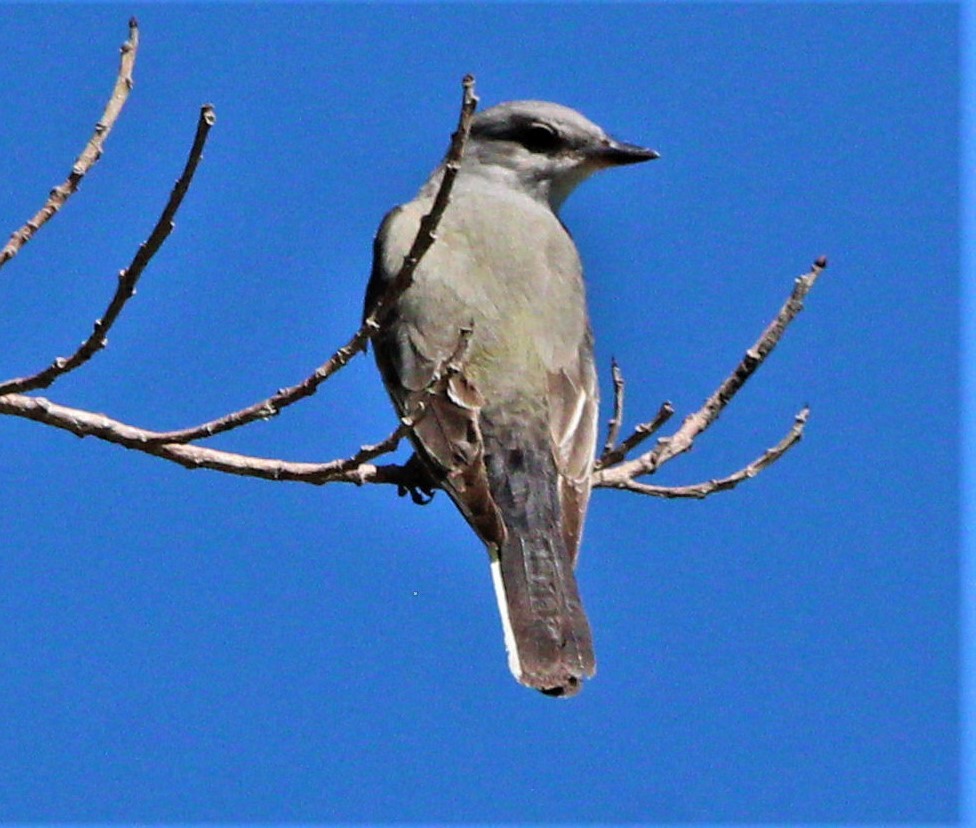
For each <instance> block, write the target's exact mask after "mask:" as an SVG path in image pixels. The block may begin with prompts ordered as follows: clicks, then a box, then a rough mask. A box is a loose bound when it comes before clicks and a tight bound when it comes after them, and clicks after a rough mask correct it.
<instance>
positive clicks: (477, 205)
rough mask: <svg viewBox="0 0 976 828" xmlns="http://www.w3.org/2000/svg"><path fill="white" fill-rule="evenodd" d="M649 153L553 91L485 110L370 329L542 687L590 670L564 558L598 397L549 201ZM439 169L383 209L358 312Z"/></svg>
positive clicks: (584, 623) (421, 458)
mask: <svg viewBox="0 0 976 828" xmlns="http://www.w3.org/2000/svg"><path fill="white" fill-rule="evenodd" d="M658 157H659V155H658V153H657V152H656V151H654V150H651V149H647V148H645V147H642V146H638V145H635V144H629V143H625V142H622V141H618V140H616V139H615V138H612V137H611V136H610V135H608V134H607V133H606V132H605V131H604V130H603V129H602V128H601V127H599V126H597V125H596V124H595V123H593V122H592V121H590V120H589V119H588V118H586V117H585V116H583V115H582V114H580V113H579V112H577V111H575V110H573V109H571V108H569V107H566V106H563V105H561V104H556V103H550V102H547V101H536V100H522V101H510V102H506V103H501V104H498V105H496V106H493V107H491V108H488V109H485V110H483V111H481V112H479V113H478V114H476V115H475V116H474V117H473V119H472V121H471V127H470V134H469V136H468V140H467V142H466V144H465V145H464V149H463V154H462V157H461V159H460V167H459V170H458V173H457V177H456V179H455V180H454V185H453V190H452V191H451V199H450V202H449V204H448V206H447V208H446V210H445V212H444V213H443V215H442V217H441V221H440V224H439V226H438V228H437V234H436V240H435V241H434V243H433V245H432V246H431V247H430V249H429V250H428V252H427V253H426V255H425V256H424V257H423V258H422V259H421V261H420V263H419V265H418V266H417V268H416V271H415V272H414V275H413V281H412V284H411V285H410V287H409V288H407V290H405V291H404V292H403V293H402V294H401V295H400V296H399V297H398V298H397V299H396V300H395V301H394V302H393V303H392V305H391V307H390V308H389V310H388V311H386V312H385V313H384V316H383V319H382V320H381V323H380V326H379V330H378V332H377V333H376V334H375V335H374V337H373V343H372V344H373V352H374V356H375V360H376V363H377V366H378V368H379V372H380V374H381V376H382V379H383V382H384V385H385V386H386V389H387V391H388V393H389V396H390V398H391V399H392V401H393V405H394V407H395V409H396V411H397V413H398V414H399V415H400V416H401V417H412V419H413V421H414V422H413V425H412V428H411V430H410V434H409V436H410V440H411V442H412V444H413V448H414V456H413V458H411V462H416V463H419V466H420V468H421V469H422V470H423V471H424V473H425V474H426V475H427V477H428V478H429V479H430V481H431V482H432V486H433V487H436V488H440V489H443V490H444V491H446V493H447V494H448V495H449V496H450V498H451V499H452V500H453V502H454V504H455V505H456V506H457V508H458V509H459V511H460V512H461V514H462V515H463V517H464V518H465V520H467V522H468V523H469V524H470V526H471V527H472V528H473V529H474V531H475V533H476V534H477V535H478V537H479V538H480V539H481V540H482V541H483V543H484V544H485V547H486V549H487V551H488V557H489V562H490V568H491V574H492V582H493V585H494V591H495V597H496V601H497V604H498V610H499V614H500V616H501V621H502V630H503V635H504V641H505V647H506V650H507V656H508V666H509V669H510V670H511V672H512V674H513V675H514V676H515V678H516V679H517V680H518V681H519V682H520V683H521V684H523V685H525V686H527V687H530V688H534V689H536V690H539V691H541V692H542V693H544V694H546V695H548V696H556V697H559V696H563V697H566V696H572V695H575V694H576V693H578V692H579V690H580V689H581V687H582V683H583V681H584V680H585V679H588V678H590V677H591V676H593V675H594V673H595V671H596V660H595V657H594V653H593V637H592V632H591V629H590V625H589V621H588V620H587V617H586V614H585V612H584V610H583V605H582V601H581V599H580V594H579V588H578V585H577V581H576V577H575V573H574V569H575V566H576V562H577V559H578V557H579V550H580V540H581V536H582V531H583V522H584V518H585V515H586V510H587V505H588V502H589V497H590V473H591V471H592V468H593V462H594V452H595V444H596V430H597V418H598V396H599V395H598V386H597V372H596V368H595V364H594V357H593V334H592V331H591V327H590V322H589V317H588V312H587V305H586V295H585V287H584V283H583V275H582V266H581V263H580V257H579V254H578V252H577V249H576V246H575V244H574V242H573V239H572V237H571V236H570V234H569V231H568V230H567V229H566V227H565V226H564V225H563V223H562V221H561V219H560V218H559V209H560V207H561V205H562V204H563V202H564V201H565V199H566V197H567V196H568V195H569V194H570V193H571V192H572V190H573V189H574V188H575V187H576V186H577V185H578V184H580V183H581V182H582V181H583V180H584V179H586V178H587V177H589V176H590V175H591V174H593V173H595V172H598V171H600V170H604V169H609V168H611V167H618V166H623V165H628V164H635V163H640V162H643V161H649V160H652V159H654V158H658ZM443 175H444V164H443V163H442V164H441V165H440V166H439V167H438V168H436V169H435V170H434V172H433V173H432V174H431V175H430V178H429V179H428V180H427V182H426V183H425V184H424V185H423V187H421V189H420V191H419V193H418V194H417V196H416V197H415V198H414V200H413V201H410V202H408V203H405V204H402V205H400V206H398V207H395V208H393V209H392V210H391V211H390V212H389V213H388V214H387V215H386V216H385V218H384V219H383V221H382V223H381V224H380V227H379V230H378V232H377V234H376V237H375V240H374V245H373V267H372V273H371V276H370V280H369V284H368V287H367V290H366V296H365V301H364V318H365V317H367V316H368V315H369V313H370V311H371V309H372V308H373V307H374V306H375V304H376V302H377V301H378V300H379V298H380V297H381V296H382V295H383V294H384V292H385V291H387V290H388V288H389V286H390V284H391V282H392V281H393V279H394V278H395V277H396V274H397V273H398V272H399V270H400V268H401V265H402V264H403V261H404V256H405V255H406V254H407V252H408V250H409V249H410V247H411V244H412V242H413V240H414V238H415V236H416V235H417V231H418V227H419V224H420V220H421V218H422V217H423V216H424V215H425V214H426V213H428V212H429V211H430V209H431V206H432V204H433V200H434V197H435V195H436V194H437V191H438V188H439V186H440V183H441V180H442V178H443ZM418 411H420V412H422V413H421V414H420V415H419V416H413V415H416V414H417V412H418Z"/></svg>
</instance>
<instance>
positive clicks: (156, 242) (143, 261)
mask: <svg viewBox="0 0 976 828" xmlns="http://www.w3.org/2000/svg"><path fill="white" fill-rule="evenodd" d="M216 121H217V116H216V115H215V114H214V109H213V107H212V106H211V105H210V104H206V105H205V106H203V107H202V108H201V110H200V118H199V120H198V121H197V131H196V135H195V137H194V139H193V146H192V147H191V148H190V154H189V157H188V158H187V160H186V165H185V166H184V168H183V173H182V175H180V177H179V179H178V180H177V181H176V184H175V185H174V186H173V191H172V193H170V197H169V201H168V202H167V203H166V207H165V208H164V209H163V212H162V215H160V217H159V221H157V222H156V226H155V227H154V228H153V231H152V233H151V234H150V236H149V238H148V239H147V240H146V241H145V242H143V243H142V244H141V245H139V249H138V251H136V254H135V256H134V257H133V259H132V262H131V263H130V264H129V266H128V267H127V268H126V269H125V270H120V271H119V281H118V286H117V287H116V289H115V294H114V295H113V296H112V300H111V301H110V302H109V304H108V307H107V308H106V309H105V313H104V314H102V317H101V319H96V320H95V324H94V326H93V330H92V333H91V335H90V336H89V337H88V339H86V340H85V341H84V342H82V343H81V345H80V346H79V347H78V350H77V351H75V352H74V353H73V354H72V355H71V356H70V357H58V358H57V359H56V360H54V362H52V363H51V364H50V365H49V366H48V367H47V368H45V369H43V370H42V371H38V372H37V373H36V374H32V375H31V376H29V377H21V378H19V379H13V380H8V381H7V382H4V383H0V394H8V393H11V392H17V393H20V392H23V391H33V390H35V389H37V388H47V387H48V386H49V385H50V384H51V383H52V382H54V381H55V380H56V379H57V378H58V377H60V376H62V375H63V374H66V373H68V372H69V371H72V370H74V369H75V368H78V367H79V366H81V365H84V364H85V363H86V362H87V361H88V360H89V359H91V358H92V357H93V356H94V355H95V354H96V353H98V351H100V350H101V349H102V348H104V347H105V345H106V343H107V342H108V340H107V339H106V336H107V334H108V332H109V329H110V328H111V327H112V325H113V324H114V323H115V320H116V319H118V316H119V314H120V313H121V312H122V308H124V307H125V303H126V302H127V301H128V300H129V299H131V298H132V296H133V295H134V294H135V292H136V283H137V282H138V281H139V277H140V276H141V275H142V272H143V271H144V270H145V268H146V265H148V264H149V262H150V260H151V259H152V257H153V256H155V255H156V253H157V251H158V250H159V248H160V247H161V246H162V244H163V242H164V241H166V238H167V236H169V234H170V232H172V230H173V218H174V217H175V216H176V211H177V210H179V208H180V204H181V203H182V202H183V197H184V196H185V195H186V192H187V190H188V189H189V187H190V183H191V181H192V180H193V174H194V172H196V169H197V165H198V164H199V163H200V159H201V157H202V156H203V147H204V145H205V144H206V142H207V135H208V134H209V132H210V128H211V127H212V126H213V125H214V124H215V123H216Z"/></svg>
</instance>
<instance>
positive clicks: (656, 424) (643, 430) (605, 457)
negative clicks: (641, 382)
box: [593, 400, 674, 470]
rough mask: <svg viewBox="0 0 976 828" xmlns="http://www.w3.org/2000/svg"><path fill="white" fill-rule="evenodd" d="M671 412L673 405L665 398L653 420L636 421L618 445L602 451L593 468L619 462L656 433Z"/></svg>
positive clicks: (669, 416) (668, 418)
mask: <svg viewBox="0 0 976 828" xmlns="http://www.w3.org/2000/svg"><path fill="white" fill-rule="evenodd" d="M673 414H674V406H673V405H671V403H670V402H668V401H667V400H665V401H664V402H663V403H661V407H660V408H659V409H658V410H657V414H655V415H654V419H653V420H648V421H647V422H646V423H638V425H637V426H636V427H635V428H634V430H633V432H631V434H630V435H629V436H628V437H627V438H626V439H625V440H622V441H621V442H620V445H618V446H615V447H614V448H612V449H611V450H610V451H604V453H603V454H602V455H601V456H600V459H599V460H597V461H596V463H595V464H594V465H593V468H594V470H598V469H605V468H608V467H609V466H612V465H613V464H614V463H619V462H620V461H621V460H623V459H624V458H625V457H626V456H627V455H628V454H630V452H632V451H633V450H634V449H635V448H637V447H638V446H639V445H640V444H641V443H643V442H644V441H645V440H646V439H647V438H648V437H650V436H651V435H652V434H656V433H657V432H658V431H659V430H660V428H661V426H663V425H664V424H665V423H666V422H667V421H668V420H670V419H671V416H672V415H673Z"/></svg>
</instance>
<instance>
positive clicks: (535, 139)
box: [515, 124, 561, 152]
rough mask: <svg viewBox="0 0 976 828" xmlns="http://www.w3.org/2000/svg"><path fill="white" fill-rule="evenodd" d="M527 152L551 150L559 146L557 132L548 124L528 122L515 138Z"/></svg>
mask: <svg viewBox="0 0 976 828" xmlns="http://www.w3.org/2000/svg"><path fill="white" fill-rule="evenodd" d="M515 140H517V141H518V142H519V143H520V144H521V145H522V146H523V147H525V148H526V149H527V150H528V151H529V152H552V151H553V150H554V149H556V148H557V147H559V145H560V143H561V141H560V138H559V133H558V132H556V130H555V129H553V128H552V127H551V126H549V125H548V124H528V125H527V126H525V127H523V128H522V129H520V130H519V131H518V134H517V136H516V138H515Z"/></svg>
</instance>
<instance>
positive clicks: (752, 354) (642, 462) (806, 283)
mask: <svg viewBox="0 0 976 828" xmlns="http://www.w3.org/2000/svg"><path fill="white" fill-rule="evenodd" d="M826 266H827V260H826V258H824V257H821V258H819V259H817V261H815V262H814V263H813V265H812V266H811V269H810V270H809V271H808V272H807V273H805V274H803V275H802V276H799V277H797V279H796V281H795V283H794V285H793V292H792V293H791V294H790V297H789V298H788V299H787V300H786V302H785V303H784V305H783V307H782V308H780V311H779V313H778V314H777V315H776V318H775V319H774V320H773V321H772V322H771V323H770V324H769V325H768V326H767V327H766V330H765V331H763V333H762V336H760V337H759V339H758V340H757V342H756V343H755V345H753V346H752V347H751V348H750V349H749V350H748V351H746V353H745V356H743V358H742V360H741V362H740V363H739V364H738V365H737V366H736V368H735V370H734V371H733V372H732V373H731V374H730V375H729V376H728V377H727V378H726V379H725V381H724V382H723V383H722V384H721V385H720V386H719V387H718V390H717V391H715V393H714V394H712V395H711V396H710V397H709V398H708V399H707V400H706V401H705V404H704V405H703V406H702V407H701V408H700V409H699V410H698V411H696V412H695V413H694V414H690V415H689V416H688V417H686V418H685V420H684V422H683V423H682V424H681V427H680V428H679V429H678V430H677V431H676V432H675V433H674V434H673V435H672V436H671V437H662V438H661V439H659V440H658V442H657V445H656V446H655V447H654V448H653V449H651V451H648V452H646V453H645V454H642V455H641V456H640V457H637V458H635V459H633V460H628V461H624V462H621V463H619V464H617V465H615V466H613V467H610V468H606V467H604V468H600V469H597V470H596V471H595V472H594V473H593V486H594V487H599V486H609V487H614V488H622V486H621V483H622V482H623V481H626V480H635V479H636V478H638V477H642V476H643V475H647V474H653V473H654V472H655V471H657V469H659V468H660V467H661V466H663V465H664V464H665V463H667V462H668V461H669V460H671V459H672V458H674V457H676V456H678V455H679V454H682V453H684V452H686V451H688V450H689V449H690V448H691V446H692V444H693V443H694V441H695V438H696V437H698V435H699V434H701V433H702V432H703V431H705V429H707V428H708V427H709V426H710V425H711V424H712V423H713V422H715V420H717V419H718V416H719V414H721V412H722V410H723V409H724V408H725V406H726V405H728V403H729V401H730V400H731V399H732V398H733V397H734V396H735V394H736V393H737V392H738V390H739V389H740V388H741V387H742V386H743V385H744V384H745V382H746V380H748V379H749V377H751V376H752V375H753V373H755V371H756V369H757V368H758V367H759V366H760V365H762V363H763V361H764V360H765V359H766V357H767V356H769V354H770V353H771V352H772V350H773V349H774V348H775V347H776V345H777V344H778V343H779V341H780V339H781V338H782V336H783V334H784V332H785V331H786V328H787V326H788V325H789V324H790V322H792V321H793V319H795V318H796V316H797V314H798V313H799V312H800V311H801V310H803V300H804V299H805V298H806V296H807V294H808V293H809V292H810V289H811V288H812V287H813V285H814V283H815V282H816V281H817V277H819V276H820V274H821V273H822V272H823V270H824V268H825V267H826Z"/></svg>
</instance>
